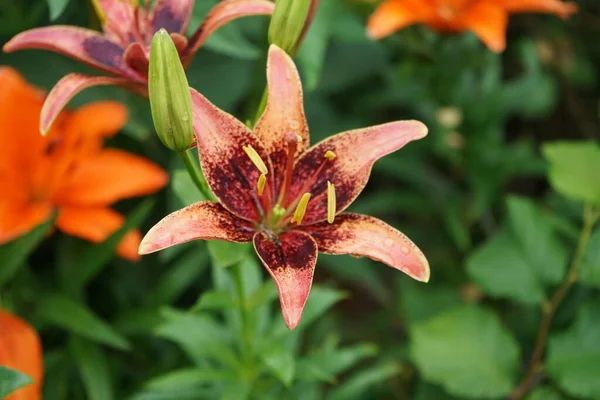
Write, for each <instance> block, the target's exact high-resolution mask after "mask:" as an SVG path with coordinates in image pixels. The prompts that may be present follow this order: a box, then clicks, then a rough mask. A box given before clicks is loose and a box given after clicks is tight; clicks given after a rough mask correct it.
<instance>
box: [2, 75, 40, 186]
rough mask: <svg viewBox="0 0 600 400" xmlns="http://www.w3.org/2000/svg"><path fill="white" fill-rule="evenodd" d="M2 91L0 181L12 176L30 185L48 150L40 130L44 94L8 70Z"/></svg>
mask: <svg viewBox="0 0 600 400" xmlns="http://www.w3.org/2000/svg"><path fill="white" fill-rule="evenodd" d="M0 88H1V89H0V144H1V145H0V182H2V181H3V180H4V179H5V178H3V177H6V176H11V177H12V178H13V179H15V180H19V181H20V182H21V185H23V186H26V185H27V181H28V177H29V176H30V175H31V174H32V173H33V171H34V170H35V168H36V166H37V161H38V160H39V158H40V156H41V155H42V154H43V153H44V150H45V147H46V141H45V139H44V138H43V137H41V136H40V134H39V132H38V129H37V124H38V120H39V116H40V110H41V108H42V104H43V102H44V95H43V93H42V92H41V91H40V90H38V89H36V88H35V87H33V86H31V85H29V84H28V83H27V81H25V80H24V79H23V77H22V76H21V75H20V74H19V73H18V72H17V71H15V70H14V69H12V68H8V67H2V68H0ZM6 190H7V189H6ZM6 190H5V189H4V188H3V193H9V192H8V191H6Z"/></svg>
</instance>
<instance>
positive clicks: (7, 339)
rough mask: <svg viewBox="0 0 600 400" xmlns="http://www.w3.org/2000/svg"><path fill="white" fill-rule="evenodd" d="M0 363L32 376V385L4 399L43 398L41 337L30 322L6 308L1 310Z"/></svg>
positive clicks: (38, 399) (35, 399)
mask: <svg viewBox="0 0 600 400" xmlns="http://www.w3.org/2000/svg"><path fill="white" fill-rule="evenodd" d="M0 365H1V366H4V367H8V368H11V369H15V370H17V371H19V372H21V373H23V374H25V375H28V376H29V377H30V378H32V379H33V383H32V384H30V385H27V386H25V387H22V388H21V389H18V390H16V391H15V392H14V393H12V394H11V395H9V396H8V397H6V398H5V399H4V400H41V398H42V376H43V370H44V366H43V363H42V344H41V343H40V338H39V336H38V334H37V332H36V331H35V329H33V328H32V327H31V326H30V325H29V324H28V323H27V322H25V321H23V320H22V319H20V318H18V317H16V316H14V315H12V314H10V313H8V312H6V311H3V310H0Z"/></svg>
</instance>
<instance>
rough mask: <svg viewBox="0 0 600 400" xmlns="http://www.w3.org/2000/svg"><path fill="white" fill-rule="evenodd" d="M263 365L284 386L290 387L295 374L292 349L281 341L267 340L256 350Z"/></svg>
mask: <svg viewBox="0 0 600 400" xmlns="http://www.w3.org/2000/svg"><path fill="white" fill-rule="evenodd" d="M258 354H259V357H260V359H261V361H262V362H263V363H264V365H265V366H266V367H267V369H269V370H270V371H271V373H272V374H273V375H275V377H276V378H277V379H279V380H280V381H281V383H283V384H284V385H285V386H286V387H290V385H291V384H292V382H293V380H294V376H295V374H296V360H295V357H294V351H293V349H291V348H290V347H289V346H287V345H286V344H285V343H283V342H273V341H271V340H270V341H269V342H268V343H266V344H265V345H263V346H261V347H260V348H259V350H258Z"/></svg>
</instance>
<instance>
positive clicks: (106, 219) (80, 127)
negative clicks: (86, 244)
mask: <svg viewBox="0 0 600 400" xmlns="http://www.w3.org/2000/svg"><path fill="white" fill-rule="evenodd" d="M0 87H1V88H2V90H0V143H2V146H0V187H2V196H0V245H2V244H4V243H6V242H8V241H10V240H13V239H15V238H17V237H18V236H21V235H23V234H25V233H27V232H29V231H30V230H32V229H33V228H34V227H36V226H37V225H39V224H41V223H43V222H44V221H47V220H48V219H50V218H51V217H52V215H53V214H54V213H55V212H56V213H57V216H56V220H55V223H56V227H57V228H58V229H59V230H61V231H63V232H65V233H67V234H70V235H73V236H77V237H80V238H82V239H86V240H89V241H91V242H94V243H97V242H102V241H104V240H105V239H106V238H108V236H110V235H111V234H112V233H114V232H115V231H117V230H118V229H119V228H120V227H121V226H122V225H123V221H124V218H123V216H122V215H121V214H119V213H117V212H115V211H113V210H111V209H110V208H109V205H110V204H112V203H114V202H116V201H118V200H121V199H124V198H128V197H133V196H142V195H147V194H150V193H153V192H155V191H157V190H159V189H160V188H162V187H163V186H164V185H165V184H166V183H167V180H168V176H167V174H166V173H165V172H164V171H163V170H162V169H161V168H159V167H158V166H157V165H155V164H154V163H151V162H150V161H148V160H146V159H145V158H142V157H139V156H136V155H133V154H130V153H127V152H125V151H121V150H117V149H105V148H103V147H102V144H103V141H104V138H107V137H110V136H112V135H114V134H116V133H117V132H118V131H119V129H120V128H121V127H122V126H123V125H124V124H125V122H126V120H127V111H126V108H125V107H124V106H123V105H121V104H119V103H115V102H97V103H91V104H88V105H86V106H83V107H81V108H80V109H78V110H77V111H73V112H69V111H66V110H65V111H63V112H62V113H61V114H59V115H58V118H57V121H56V124H55V125H54V127H53V128H52V129H51V130H50V132H49V134H48V135H47V136H42V135H40V134H39V131H38V129H37V121H38V120H39V117H40V110H41V109H42V104H43V103H44V95H43V93H42V92H41V91H39V90H38V89H37V88H35V87H32V86H30V85H29V84H28V83H27V82H26V81H25V80H24V79H23V78H22V77H21V76H20V75H19V74H18V73H17V72H16V71H14V70H13V69H10V68H7V67H5V68H0ZM140 240H141V234H140V233H139V232H138V231H130V232H129V233H127V234H126V235H125V237H124V238H123V240H122V241H121V243H120V244H119V246H118V247H117V251H118V254H120V255H121V256H122V257H124V258H127V259H129V260H137V259H138V258H139V255H138V254H137V247H138V245H139V243H140Z"/></svg>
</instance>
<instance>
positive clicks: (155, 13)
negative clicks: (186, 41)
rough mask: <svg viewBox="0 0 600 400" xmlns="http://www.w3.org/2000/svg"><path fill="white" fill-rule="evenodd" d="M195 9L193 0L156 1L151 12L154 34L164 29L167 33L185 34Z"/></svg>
mask: <svg viewBox="0 0 600 400" xmlns="http://www.w3.org/2000/svg"><path fill="white" fill-rule="evenodd" d="M193 9H194V1H193V0H156V3H154V7H153V8H152V11H151V12H150V21H151V24H152V32H157V31H158V30H159V29H161V28H164V29H166V30H167V32H173V33H174V32H178V33H182V34H185V32H186V30H187V27H188V24H189V23H190V18H191V17H192V10H193Z"/></svg>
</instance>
